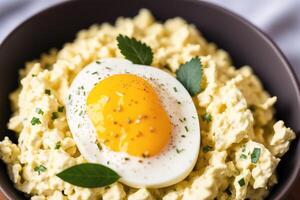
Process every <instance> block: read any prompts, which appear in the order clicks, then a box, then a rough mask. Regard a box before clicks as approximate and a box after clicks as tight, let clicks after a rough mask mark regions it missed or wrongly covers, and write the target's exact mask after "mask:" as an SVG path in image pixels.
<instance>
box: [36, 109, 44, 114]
mask: <svg viewBox="0 0 300 200" xmlns="http://www.w3.org/2000/svg"><path fill="white" fill-rule="evenodd" d="M35 112H36V113H37V114H39V115H43V114H44V111H43V110H42V109H40V108H36V109H35Z"/></svg>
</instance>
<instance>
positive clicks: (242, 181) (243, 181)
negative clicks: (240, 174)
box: [238, 178, 245, 187]
mask: <svg viewBox="0 0 300 200" xmlns="http://www.w3.org/2000/svg"><path fill="white" fill-rule="evenodd" d="M238 183H239V185H240V186H241V187H243V186H244V185H245V179H244V178H241V179H240V180H239V181H238Z"/></svg>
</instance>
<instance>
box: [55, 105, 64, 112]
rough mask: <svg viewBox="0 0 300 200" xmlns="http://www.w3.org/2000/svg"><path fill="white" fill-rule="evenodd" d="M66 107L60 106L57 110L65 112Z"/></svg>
mask: <svg viewBox="0 0 300 200" xmlns="http://www.w3.org/2000/svg"><path fill="white" fill-rule="evenodd" d="M64 109H65V107H64V106H59V107H58V109H57V111H58V112H64Z"/></svg>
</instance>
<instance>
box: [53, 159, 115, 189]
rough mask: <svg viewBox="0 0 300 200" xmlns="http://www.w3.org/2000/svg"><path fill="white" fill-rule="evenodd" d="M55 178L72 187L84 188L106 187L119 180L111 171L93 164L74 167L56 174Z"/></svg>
mask: <svg viewBox="0 0 300 200" xmlns="http://www.w3.org/2000/svg"><path fill="white" fill-rule="evenodd" d="M57 176H58V177H59V178H61V179H62V180H64V181H66V182H68V183H71V184H72V185H76V186H79V187H86V188H95V187H103V186H107V185H110V184H112V183H114V182H116V181H117V180H119V178H120V176H119V175H118V174H117V173H116V172H115V171H113V170H112V169H110V168H108V167H106V166H104V165H100V164H93V163H84V164H80V165H75V166H73V167H70V168H68V169H66V170H64V171H63V172H61V173H59V174H57Z"/></svg>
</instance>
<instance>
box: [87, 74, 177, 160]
mask: <svg viewBox="0 0 300 200" xmlns="http://www.w3.org/2000/svg"><path fill="white" fill-rule="evenodd" d="M87 110H88V115H89V117H90V119H91V121H92V123H93V125H94V127H95V129H96V131H97V136H98V139H99V141H100V142H101V143H102V144H105V145H106V147H108V148H109V149H111V150H113V151H116V152H120V151H122V152H126V153H127V154H129V155H132V156H143V157H149V156H153V155H156V154H158V153H160V152H161V151H162V150H163V149H164V147H166V145H167V144H168V143H169V140H170V137H171V132H172V124H171V122H170V119H169V116H168V114H167V112H166V111H165V109H164V107H163V105H162V104H161V102H160V99H159V97H158V95H157V94H156V92H155V90H154V88H153V87H152V86H151V85H150V84H149V83H148V82H147V81H146V80H145V79H143V78H141V77H139V76H136V75H131V74H117V75H112V76H110V77H108V78H105V79H103V80H102V81H100V82H99V83H98V84H96V85H95V87H94V88H93V89H92V90H91V92H90V93H89V95H88V98H87Z"/></svg>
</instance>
